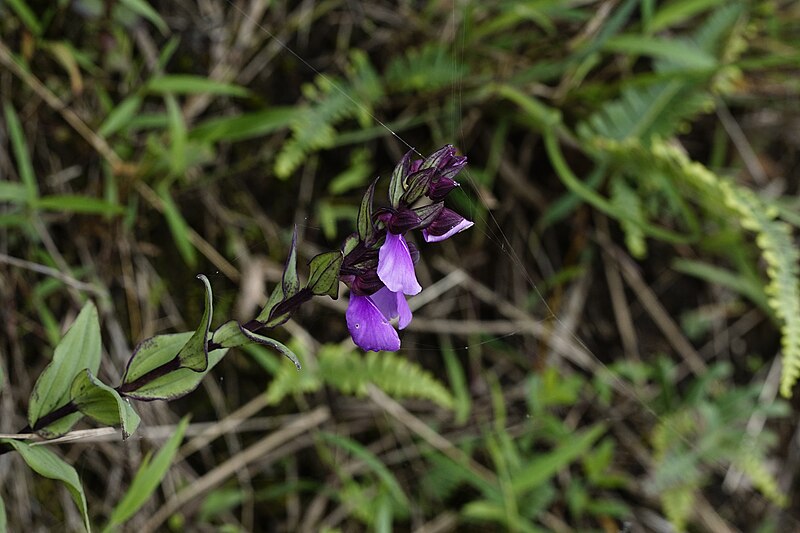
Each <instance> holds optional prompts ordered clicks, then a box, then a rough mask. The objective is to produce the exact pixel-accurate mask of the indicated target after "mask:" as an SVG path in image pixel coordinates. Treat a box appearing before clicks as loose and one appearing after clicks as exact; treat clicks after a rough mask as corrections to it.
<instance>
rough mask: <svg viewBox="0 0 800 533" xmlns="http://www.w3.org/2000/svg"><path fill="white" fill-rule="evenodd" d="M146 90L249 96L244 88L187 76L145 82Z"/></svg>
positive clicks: (248, 92) (177, 75) (174, 75)
mask: <svg viewBox="0 0 800 533" xmlns="http://www.w3.org/2000/svg"><path fill="white" fill-rule="evenodd" d="M146 88H147V91H148V92H151V93H158V94H170V93H172V94H213V95H216V96H238V97H246V96H249V95H250V91H248V90H247V89H245V88H244V87H240V86H238V85H234V84H231V83H224V82H221V81H214V80H210V79H208V78H204V77H202V76H192V75H189V74H168V75H164V76H159V77H157V78H152V79H151V80H150V81H149V82H147V86H146Z"/></svg>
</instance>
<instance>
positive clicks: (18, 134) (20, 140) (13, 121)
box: [3, 6, 39, 202]
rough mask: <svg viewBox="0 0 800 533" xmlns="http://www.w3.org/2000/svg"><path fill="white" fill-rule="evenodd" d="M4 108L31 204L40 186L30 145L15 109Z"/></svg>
mask: <svg viewBox="0 0 800 533" xmlns="http://www.w3.org/2000/svg"><path fill="white" fill-rule="evenodd" d="M12 7H13V6H12ZM3 108H4V110H5V113H6V126H7V127H8V138H9V140H10V141H11V148H12V149H13V151H14V157H15V158H16V160H17V172H18V173H19V179H20V180H21V181H22V183H23V184H24V185H25V190H26V191H27V197H28V201H29V202H30V201H33V200H34V199H35V198H36V197H38V196H39V186H38V185H37V183H36V174H34V172H33V163H31V156H30V154H29V152H28V145H27V143H26V142H25V135H24V134H23V132H22V126H21V125H20V122H19V117H17V113H16V111H14V108H13V107H12V106H11V104H10V103H8V102H4V105H3Z"/></svg>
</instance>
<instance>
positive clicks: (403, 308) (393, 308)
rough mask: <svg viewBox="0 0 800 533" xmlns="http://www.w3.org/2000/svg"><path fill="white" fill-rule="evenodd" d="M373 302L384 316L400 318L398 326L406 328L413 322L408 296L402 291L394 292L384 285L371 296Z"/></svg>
mask: <svg viewBox="0 0 800 533" xmlns="http://www.w3.org/2000/svg"><path fill="white" fill-rule="evenodd" d="M370 299H371V300H372V302H373V303H374V304H375V305H376V307H377V308H378V309H379V310H380V312H381V313H383V316H384V317H386V318H388V319H392V318H398V319H399V320H398V326H399V327H400V329H404V328H405V327H406V326H407V325H408V324H409V322H411V309H410V308H409V307H408V302H407V301H406V297H405V296H404V295H403V294H402V293H400V292H392V291H390V290H389V289H388V288H386V287H383V288H382V289H380V290H379V291H378V292H376V293H375V294H373V295H371V296H370Z"/></svg>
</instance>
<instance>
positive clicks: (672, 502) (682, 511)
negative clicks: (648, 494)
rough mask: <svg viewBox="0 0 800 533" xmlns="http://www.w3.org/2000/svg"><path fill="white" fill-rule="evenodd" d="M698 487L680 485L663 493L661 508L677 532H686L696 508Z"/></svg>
mask: <svg viewBox="0 0 800 533" xmlns="http://www.w3.org/2000/svg"><path fill="white" fill-rule="evenodd" d="M695 490H696V487H694V486H692V485H680V486H677V487H672V488H670V489H667V490H665V491H664V492H662V493H661V495H660V497H661V507H662V508H663V509H664V514H665V515H667V520H669V521H670V523H671V524H672V527H674V528H675V531H686V522H687V521H688V520H689V518H690V517H691V515H692V509H693V508H694V501H695Z"/></svg>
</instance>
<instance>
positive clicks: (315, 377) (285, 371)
mask: <svg viewBox="0 0 800 533" xmlns="http://www.w3.org/2000/svg"><path fill="white" fill-rule="evenodd" d="M308 366H310V365H304V366H303V370H300V371H299V372H298V370H297V368H295V367H294V366H293V365H281V366H280V368H279V369H278V371H277V372H276V373H275V376H274V377H273V379H272V382H271V383H270V384H269V387H268V388H267V404H270V405H275V404H277V403H279V402H280V401H281V400H283V399H284V398H285V397H287V396H289V395H291V394H297V393H299V392H316V391H318V390H320V389H321V388H322V380H321V379H320V376H319V372H318V371H316V370H315V369H310V368H308Z"/></svg>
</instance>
